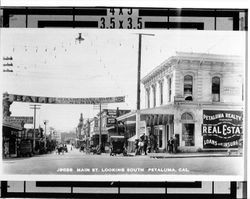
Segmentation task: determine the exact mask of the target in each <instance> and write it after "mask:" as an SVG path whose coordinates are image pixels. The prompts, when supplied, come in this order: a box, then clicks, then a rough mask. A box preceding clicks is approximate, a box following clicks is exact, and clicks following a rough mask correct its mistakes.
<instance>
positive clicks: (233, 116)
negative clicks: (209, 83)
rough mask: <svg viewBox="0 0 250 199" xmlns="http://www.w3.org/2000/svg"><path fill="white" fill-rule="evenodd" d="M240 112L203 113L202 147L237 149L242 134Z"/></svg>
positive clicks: (212, 111) (210, 111) (241, 116)
mask: <svg viewBox="0 0 250 199" xmlns="http://www.w3.org/2000/svg"><path fill="white" fill-rule="evenodd" d="M242 123H243V113H242V111H218V110H204V111H203V124H202V129H201V131H202V135H203V147H204V148H238V147H239V145H240V140H241V138H242V134H243V126H242Z"/></svg>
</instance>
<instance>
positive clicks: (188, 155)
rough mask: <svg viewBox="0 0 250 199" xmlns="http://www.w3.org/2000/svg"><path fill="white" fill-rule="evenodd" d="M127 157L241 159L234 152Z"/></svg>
mask: <svg viewBox="0 0 250 199" xmlns="http://www.w3.org/2000/svg"><path fill="white" fill-rule="evenodd" d="M128 156H134V157H149V158H157V159H161V158H199V157H242V156H243V155H242V154H238V153H236V152H234V153H231V154H229V153H228V152H195V153H191V152H179V153H148V154H147V155H137V156H135V155H134V153H129V154H128Z"/></svg>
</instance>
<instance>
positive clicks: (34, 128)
mask: <svg viewBox="0 0 250 199" xmlns="http://www.w3.org/2000/svg"><path fill="white" fill-rule="evenodd" d="M40 106H41V105H39V104H32V105H30V109H34V126H33V153H35V147H36V132H35V131H36V110H37V109H40Z"/></svg>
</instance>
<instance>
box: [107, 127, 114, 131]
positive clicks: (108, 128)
mask: <svg viewBox="0 0 250 199" xmlns="http://www.w3.org/2000/svg"><path fill="white" fill-rule="evenodd" d="M114 128H115V126H110V127H106V130H107V131H108V130H111V129H114Z"/></svg>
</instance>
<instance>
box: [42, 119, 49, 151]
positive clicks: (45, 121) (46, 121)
mask: <svg viewBox="0 0 250 199" xmlns="http://www.w3.org/2000/svg"><path fill="white" fill-rule="evenodd" d="M48 122H49V121H48V120H44V121H43V123H44V137H45V142H44V148H45V149H46V144H47V140H46V124H47V123H48Z"/></svg>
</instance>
